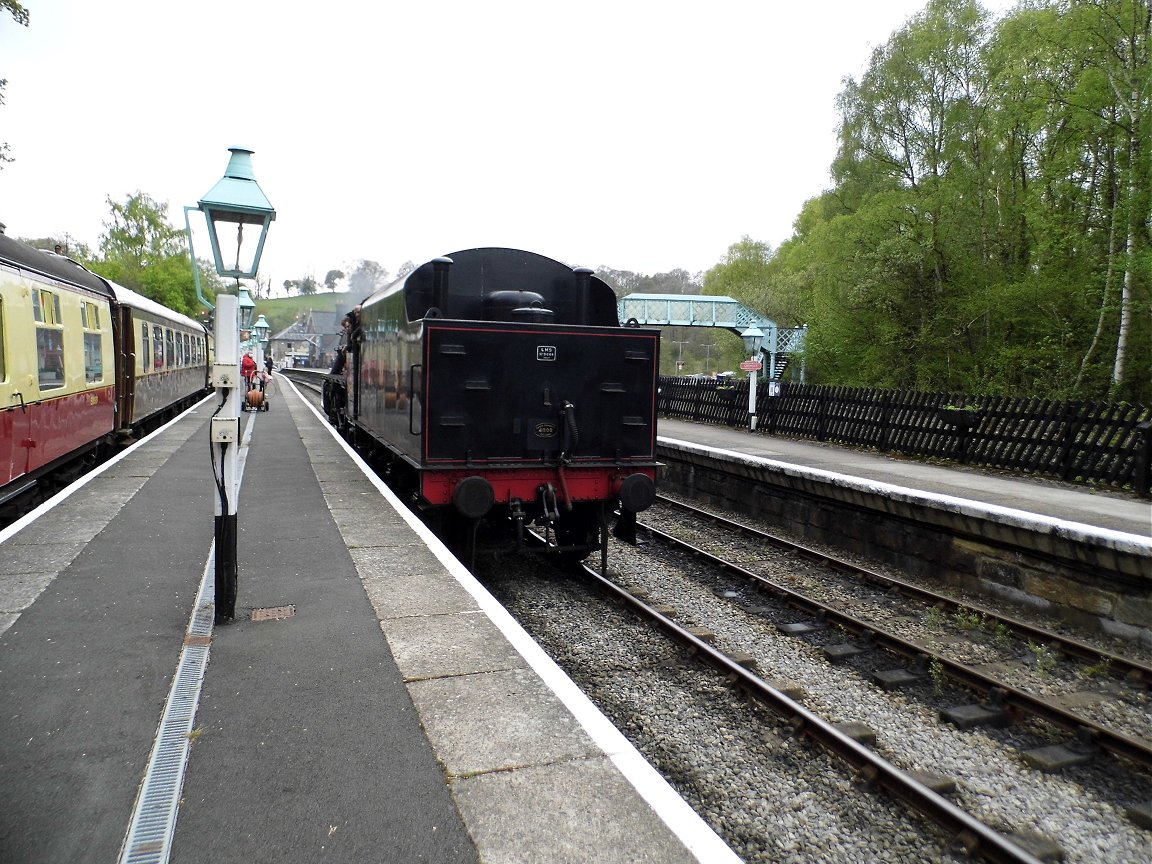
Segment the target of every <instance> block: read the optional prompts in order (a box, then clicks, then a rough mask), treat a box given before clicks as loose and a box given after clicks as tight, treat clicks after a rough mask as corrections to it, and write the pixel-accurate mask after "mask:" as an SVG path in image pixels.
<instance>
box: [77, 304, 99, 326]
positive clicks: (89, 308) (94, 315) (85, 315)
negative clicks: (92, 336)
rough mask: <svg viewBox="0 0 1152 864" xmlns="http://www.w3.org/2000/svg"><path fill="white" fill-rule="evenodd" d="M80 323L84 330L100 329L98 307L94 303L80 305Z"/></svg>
mask: <svg viewBox="0 0 1152 864" xmlns="http://www.w3.org/2000/svg"><path fill="white" fill-rule="evenodd" d="M80 323H81V324H82V325H83V327H84V329H85V330H99V329H100V307H99V306H97V305H96V304H95V303H81V304H80Z"/></svg>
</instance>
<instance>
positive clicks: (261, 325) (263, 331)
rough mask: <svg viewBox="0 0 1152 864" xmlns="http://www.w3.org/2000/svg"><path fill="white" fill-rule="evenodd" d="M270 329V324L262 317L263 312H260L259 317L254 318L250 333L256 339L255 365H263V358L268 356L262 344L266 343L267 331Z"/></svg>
mask: <svg viewBox="0 0 1152 864" xmlns="http://www.w3.org/2000/svg"><path fill="white" fill-rule="evenodd" d="M271 329H272V325H271V324H269V323H268V319H267V318H265V317H264V313H260V317H259V318H257V319H256V323H255V324H253V325H252V335H253V337H254V338H255V339H256V365H257V366H261V367H262V366H263V365H264V358H265V357H267V356H269V354H268V352H267V351H266V350H265V348H264V346H265V345H267V344H268V331H270V330H271Z"/></svg>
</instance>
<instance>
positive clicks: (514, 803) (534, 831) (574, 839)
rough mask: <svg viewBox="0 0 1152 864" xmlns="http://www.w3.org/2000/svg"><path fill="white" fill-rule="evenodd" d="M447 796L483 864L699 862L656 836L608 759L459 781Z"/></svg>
mask: <svg viewBox="0 0 1152 864" xmlns="http://www.w3.org/2000/svg"><path fill="white" fill-rule="evenodd" d="M452 792H453V795H454V796H455V798H456V803H457V806H459V808H460V812H461V815H463V817H464V821H465V822H466V823H467V825H468V830H469V832H470V833H471V834H472V836H473V837H474V838H475V839H476V841H477V845H478V846H479V847H480V848H482V849H483V850H484V861H485V864H521V862H528V861H533V862H544V861H547V862H548V864H589V862H596V864H625V862H627V864H688V862H694V861H696V860H697V859H696V858H695V856H693V855H692V854H691V853H689V852H688V850H686V849H685V848H684V846H682V845H681V844H680V843H677V842H675V841H674V840H673V839H672V837H671V835H669V834H667V832H666V831H663V830H662V826H661V825H660V824H659V820H658V819H657V817H656V815H655V814H654V813H653V812H652V811H651V810H650V809H649V808H648V807H646V806H644V805H643V803H642V802H641V800H640V799H639V798H637V797H636V794H635V791H634V790H633V789H632V787H631V786H629V785H628V784H627V783H626V782H625V781H624V780H623V779H622V778H621V777H620V774H619V772H618V771H617V770H616V768H615V766H614V765H613V764H612V763H611V761H610V760H608V759H607V758H595V759H585V760H575V761H570V762H563V763H559V764H549V765H540V766H535V767H530V768H523V769H521V770H519V771H503V772H499V773H490V774H481V775H478V776H474V777H465V778H460V779H456V780H454V781H453V783H452ZM528 814H530V817H529V816H528Z"/></svg>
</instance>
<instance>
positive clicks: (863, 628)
mask: <svg viewBox="0 0 1152 864" xmlns="http://www.w3.org/2000/svg"><path fill="white" fill-rule="evenodd" d="M644 527H645V528H646V529H647V530H648V531H650V532H651V534H652V536H653V537H657V538H659V539H661V540H663V541H664V542H666V543H669V544H671V545H673V546H676V547H679V548H680V549H683V550H685V551H687V552H688V553H689V554H691V555H694V556H697V557H700V558H704V559H705V560H707V561H708V562H709V563H711V564H712V565H713V566H715V567H718V568H719V569H721V570H724V571H728V572H731V573H736V574H738V575H740V576H742V577H744V578H745V579H748V580H750V581H752V582H753V583H755V584H756V585H757V586H758V587H759V588H760V589H761V590H763V591H764V592H765V593H768V594H771V595H773V596H774V597H776V598H777V599H780V600H784V601H786V602H787V603H789V604H790V605H792V606H795V607H797V608H799V609H802V610H803V611H805V612H808V613H809V614H811V615H812V616H813V617H815V618H817V619H819V620H822V621H826V622H830V623H833V624H835V625H836V626H839V627H841V628H842V629H844V630H847V631H849V632H851V633H855V634H857V635H867V636H868V637H869V638H871V639H872V640H873V641H874V642H875V643H876V644H877V645H879V646H880V647H883V648H885V649H887V650H889V651H892V652H894V653H897V654H900V655H903V656H905V657H908V658H910V659H913V660H921V659H923V658H925V657H930V658H932V660H933V661H935V662H938V663H939V664H940V665H941V668H943V669H944V670H945V672H947V673H948V674H949V675H950V676H951V677H952V678H953V679H954V680H956V681H958V682H959V683H961V684H962V685H964V686H965V687H967V688H968V689H970V690H976V691H979V692H983V693H984V694H985V695H986V696H987V697H989V698H991V699H994V700H995V701H997V702H998V703H1000V704H1003V705H1005V706H1006V707H1008V708H1011V709H1013V710H1015V711H1017V712H1019V713H1022V714H1025V715H1028V716H1032V717H1038V718H1040V719H1042V720H1045V721H1047V722H1048V723H1050V724H1052V725H1053V726H1056V727H1058V728H1061V729H1064V730H1065V731H1067V732H1068V733H1070V734H1071V735H1073V736H1074V737H1076V738H1077V739H1080V740H1083V738H1084V735H1085V732H1087V736H1088V738H1089V739H1090V741H1091V743H1093V744H1095V745H1096V746H1099V747H1101V748H1103V749H1105V750H1108V751H1109V752H1111V753H1113V754H1115V755H1118V756H1122V757H1124V758H1126V759H1130V760H1131V761H1133V762H1135V763H1136V764H1138V765H1140V766H1141V767H1143V768H1152V747H1149V746H1148V745H1147V744H1144V743H1142V742H1140V741H1137V740H1135V739H1133V738H1129V737H1128V736H1126V735H1122V734H1120V733H1119V732H1116V731H1115V730H1112V729H1108V728H1107V727H1104V726H1101V725H1099V724H1098V723H1095V722H1093V721H1091V720H1088V719H1086V718H1083V717H1079V716H1077V715H1075V714H1072V713H1070V712H1068V711H1065V710H1064V709H1063V708H1060V707H1058V706H1056V705H1052V704H1050V703H1049V702H1046V701H1044V700H1043V699H1040V698H1038V697H1036V696H1033V695H1032V694H1030V693H1027V692H1025V691H1023V690H1019V689H1017V688H1014V687H1011V686H1009V685H1006V684H1004V683H1003V682H1001V681H997V680H996V679H994V678H990V677H988V676H987V675H983V674H982V673H980V672H977V671H976V670H975V669H972V668H970V667H968V666H966V665H964V664H962V663H957V662H955V661H953V660H950V659H948V658H947V657H943V656H940V655H939V654H936V653H935V652H933V651H931V649H929V648H926V647H925V646H923V645H918V644H916V643H914V642H909V641H907V640H905V639H901V638H900V637H899V636H895V635H893V634H891V633H888V632H886V631H884V630H882V629H880V628H878V627H876V626H874V625H872V624H870V623H868V622H867V621H864V620H862V619H860V618H856V617H855V616H852V615H849V614H847V613H845V612H841V611H840V610H838V609H836V608H834V607H832V606H828V605H827V604H824V603H821V602H819V601H818V600H813V599H811V598H810V597H805V596H804V595H803V594H800V593H798V592H796V591H793V590H792V589H791V588H788V587H786V586H784V585H781V584H779V583H777V582H773V581H772V580H770V579H767V578H765V577H763V576H761V575H760V574H758V573H754V572H752V571H751V570H748V569H746V568H744V567H741V566H740V565H738V564H733V563H732V562H730V561H725V560H724V559H723V558H720V557H718V556H716V555H713V554H712V553H711V552H708V551H706V550H704V549H700V548H698V547H696V546H693V545H691V544H689V543H685V542H684V541H683V540H678V539H677V538H675V537H673V536H672V535H670V534H667V533H665V532H663V531H660V530H659V529H658V528H653V527H651V526H648V525H645V526H644Z"/></svg>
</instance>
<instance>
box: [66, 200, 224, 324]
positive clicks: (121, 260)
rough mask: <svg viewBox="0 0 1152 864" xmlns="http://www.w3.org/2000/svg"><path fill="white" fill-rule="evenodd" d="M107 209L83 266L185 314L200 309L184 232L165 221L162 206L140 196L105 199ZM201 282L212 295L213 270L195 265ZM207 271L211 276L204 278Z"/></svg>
mask: <svg viewBox="0 0 1152 864" xmlns="http://www.w3.org/2000/svg"><path fill="white" fill-rule="evenodd" d="M107 201H108V205H109V207H110V208H111V211H112V219H111V221H110V222H106V223H104V228H105V233H104V234H102V235H101V236H100V249H99V257H98V258H95V259H93V260H91V261H87V262H86V263H87V264H88V266H89V267H90V268H91V269H92V270H94V271H95V272H97V273H99V274H100V275H102V276H104V277H105V278H107V279H110V280H112V281H113V282H116V283H117V284H120V285H123V286H125V287H126V288H131V289H132V290H133V291H137V292H139V293H141V294H143V295H144V296H145V297H150V298H151V299H153V300H155V301H156V302H158V303H163V304H164V305H165V306H168V307H170V308H172V309H175V310H176V311H178V312H183V313H184V314H186V315H195V314H197V312H199V311H200V302H199V300H198V298H197V297H196V284H195V280H194V278H193V275H192V262H191V261H190V260H189V257H188V253H187V251H186V249H185V235H184V232H183V231H181V230H179V229H177V228H174V227H173V226H172V225H170V224H169V223H168V219H167V215H166V214H167V212H168V205H167V203H161V202H157V201H154V200H153V199H152V198H150V197H149V196H148V195H146V194H144V193H143V192H137V193H136V194H135V195H130V196H128V199H127V200H126V201H125V202H124V203H122V204H121V203H117V202H115V201H113V200H112V199H111V198H108V199H107ZM197 266H199V267H201V273H202V274H204V283H205V284H207V286H208V287H209V290H211V291H213V293H214V292H215V290H216V289H218V287H219V280H218V279H216V278H215V270H214V269H211V270H209V268H207V267H206V266H205V265H204V264H203V262H197ZM209 272H210V275H209Z"/></svg>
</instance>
